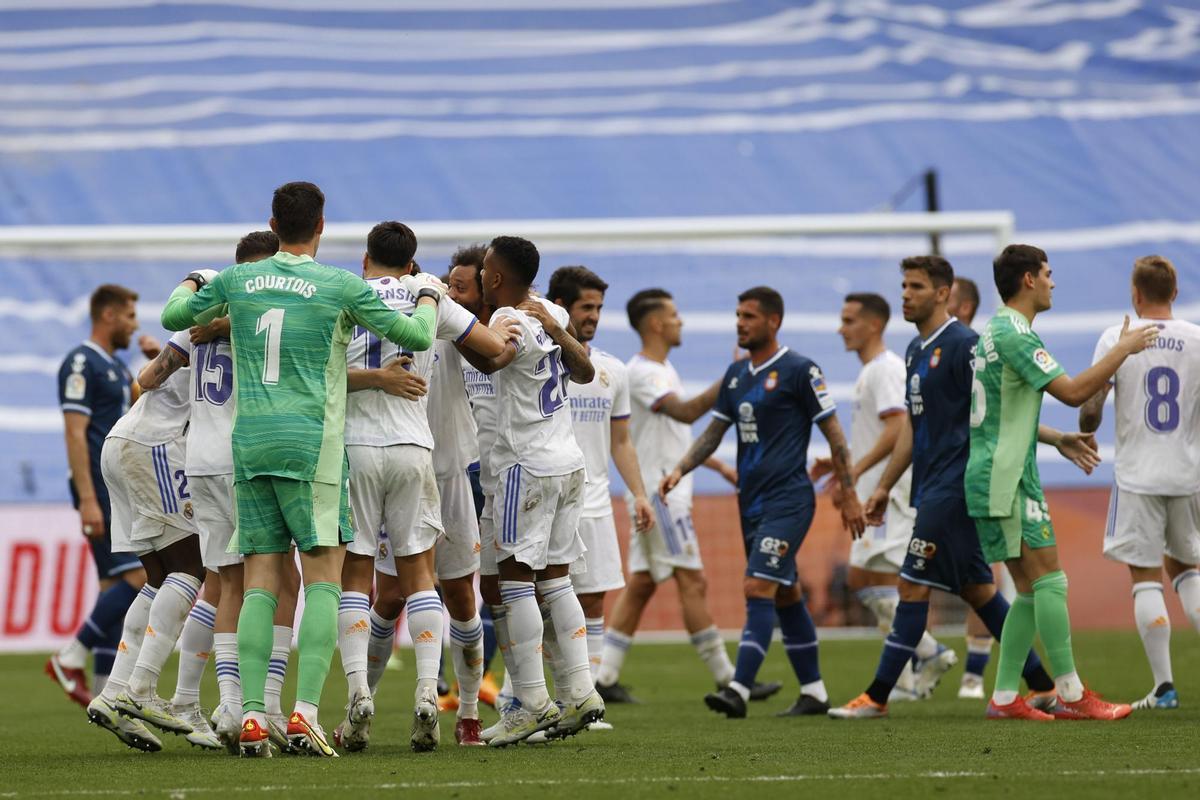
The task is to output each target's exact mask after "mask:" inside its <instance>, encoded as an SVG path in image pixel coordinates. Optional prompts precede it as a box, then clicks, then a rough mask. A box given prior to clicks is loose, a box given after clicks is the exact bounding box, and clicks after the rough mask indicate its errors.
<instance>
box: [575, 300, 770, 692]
mask: <svg viewBox="0 0 1200 800" xmlns="http://www.w3.org/2000/svg"><path fill="white" fill-rule="evenodd" d="M626 311H627V313H628V315H629V325H630V327H632V328H633V329H634V330H635V331H636V332H637V334H638V336H639V337H641V340H642V350H641V352H640V353H638V354H637V355H635V356H634V357H633V358H632V359H630V360H629V363H628V364H627V372H628V376H629V400H630V411H631V416H630V433H631V434H632V438H633V444H634V448H635V449H636V451H637V458H638V464H639V465H640V466H641V472H642V481H643V484H644V485H646V486H654V487H656V486H658V482H659V481H660V480H662V478H663V476H664V475H667V474H668V473H669V472H670V471H671V470H673V469H674V468H675V464H676V463H678V461H679V459H680V458H681V457H682V456H683V454H684V453H685V452H687V449H688V447H689V446H690V445H691V441H692V433H691V427H690V425H691V423H693V422H695V421H696V420H698V419H700V417H702V416H703V415H704V414H705V413H706V412H708V410H709V409H711V408H712V406H713V403H714V402H716V399H717V390H718V389H719V388H720V381H717V382H716V383H714V384H713V385H711V386H709V387H708V388H707V389H705V390H704V391H703V392H702V393H701V394H699V395H697V396H695V397H693V398H690V399H686V400H685V399H684V397H683V383H682V382H681V381H680V380H679V374H678V373H677V372H675V368H674V367H673V366H671V362H670V361H669V360H668V358H667V356H668V354H669V353H670V351H671V348H674V347H678V346H679V344H680V343H681V341H682V337H681V332H682V328H683V320H682V319H680V317H679V312H678V311H677V310H676V308H675V302H674V300H673V299H672V298H671V295H670V293H668V292H666V291H665V290H663V289H643V290H642V291H640V292H638V293H637V294H635V295H634V296H633V297H632V298H630V300H629V303H628V304H627V305H626ZM705 466H707V467H709V468H710V469H714V470H717V471H718V472H720V473H721V475H722V476H723V477H724V478H725V479H726V480H728V481H729V482H730V483H733V484H734V485H736V484H737V473H736V471H735V470H734V469H733V468H732V467H730V466H729V465H727V464H725V463H724V462H722V461H719V460H718V459H716V458H711V459H709V460H708V461H706V462H705ZM626 503H627V505H628V506H629V507H630V509H631V510H632V509H633V508H634V503H633V497H632V496H631V495H628V494H627V495H626ZM651 503H652V504H653V506H654V511H655V519H654V522H653V524H652V525H651V526H650V528H649V529H648V530H646V531H645V532H642V533H637V532H635V533H634V534H633V535H632V536H631V537H630V541H629V572H630V576H629V584H628V585H627V586H626V587H625V590H624V591H622V592H621V595H620V596H619V597H618V598H617V603H616V605H615V606H614V607H613V611H612V615H611V616H610V617H609V620H608V630H607V631H606V632H605V634H604V654H603V656H602V658H601V663H600V670H599V672H598V673H597V675H596V688H597V689H598V690H599V691H600V695H601V696H602V697H603V698H604V700H605V702H609V703H630V702H636V701H635V700H634V699H633V697H632V696H631V695H630V694H629V691H628V689H627V688H626V687H625V686H623V685H622V684H621V683H620V682H619V680H618V679H619V678H620V674H621V667H622V666H623V665H624V663H625V655H626V653H627V652H628V651H629V648H630V646H631V645H632V644H633V635H634V632H635V631H637V627H638V622H639V621H640V620H641V618H642V612H643V611H644V610H645V608H646V604H647V603H649V602H650V598H651V597H653V596H654V591H655V589H656V588H657V585H658V584H659V583H661V582H663V581H665V580H667V579H668V578H674V579H675V584H676V586H677V588H678V590H679V603H680V605H681V606H682V607H683V623H684V626H685V627H686V628H687V631H688V634H689V635H690V637H691V641H692V645H693V646H695V648H696V652H697V654H698V655H699V656H700V658H701V660H702V661H704V663H705V664H706V665H707V666H708V668H709V671H710V672H711V673H712V676H713V680H714V681H715V682H716V684H717V686H718V687H721V686H725V685H726V684H727V683H729V681H730V680H732V679H733V664H732V663H730V661H729V654H728V653H727V652H726V651H725V642H724V640H723V639H722V638H721V634H720V631H718V630H717V626H716V625H715V624H713V620H712V615H711V614H709V612H708V605H707V599H706V594H707V587H706V583H705V580H704V573H703V569H704V564H703V563H702V562H701V560H700V547H699V544H698V543H697V541H696V531H695V528H694V527H693V525H692V478H691V476H687V477H685V478H684V479H683V480H682V481H681V482H680V484H679V486H678V487H676V488H675V491H673V492H672V493H671V494H670V496H669V499H668V500H666V501H663V500H662V498H660V497H659V496H658V494H657V492H656V493H655V495H654V497H653V498H652V499H651ZM780 686H781V684H779V683H771V684H757V685H756V686H755V687H754V690H753V693H752V697H753V698H754V699H762V698H764V697H769V696H770V695H771V694H774V693H775V692H777V691H779V688H780Z"/></svg>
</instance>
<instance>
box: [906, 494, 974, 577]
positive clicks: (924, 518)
mask: <svg viewBox="0 0 1200 800" xmlns="http://www.w3.org/2000/svg"><path fill="white" fill-rule="evenodd" d="M900 577H902V578H904V579H905V580H906V581H909V582H910V583H919V584H922V585H924V586H932V587H934V588H935V589H941V590H943V591H946V592H950V593H951V594H959V593H961V592H962V590H963V587H964V586H968V585H970V584H982V583H993V579H992V570H991V567H989V566H988V563H987V561H986V560H985V559H984V557H983V549H982V548H981V547H980V545H979V536H978V535H977V534H976V533H975V521H974V520H973V519H971V517H970V515H968V514H967V500H966V498H965V497H964V496H961V495H959V496H953V495H948V496H945V497H930V498H923V499H922V501H921V505H920V506H918V507H917V522H916V525H915V527H914V528H913V535H912V538H911V539H910V540H909V542H908V553H907V554H905V556H904V565H903V566H901V567H900Z"/></svg>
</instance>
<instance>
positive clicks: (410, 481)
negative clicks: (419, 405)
mask: <svg viewBox="0 0 1200 800" xmlns="http://www.w3.org/2000/svg"><path fill="white" fill-rule="evenodd" d="M346 456H347V458H348V459H349V462H350V510H351V513H352V514H353V515H354V541H352V542H351V543H350V544H349V545H348V546H347V549H349V551H350V552H352V553H357V554H358V555H363V556H373V557H374V558H375V568H376V569H377V570H379V571H380V572H383V573H385V574H388V575H395V574H396V563H395V558H396V556H413V555H417V554H418V553H424V552H425V551H426V550H429V549H430V548H432V547H433V546H434V544H435V543H436V542H437V540H438V537H439V536H440V535H441V534H442V512H441V499H440V498H439V496H438V489H437V478H436V477H434V474H433V459H432V458H431V456H430V453H429V451H428V450H426V449H425V448H424V447H419V446H417V445H411V444H397V445H389V446H386V447H373V446H371V445H349V446H348V447H347V448H346Z"/></svg>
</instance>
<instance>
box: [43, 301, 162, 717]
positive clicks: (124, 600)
mask: <svg viewBox="0 0 1200 800" xmlns="http://www.w3.org/2000/svg"><path fill="white" fill-rule="evenodd" d="M136 302H137V294H136V293H135V292H133V291H131V290H129V289H126V288H125V287H123V286H116V285H113V284H105V285H104V286H101V287H99V288H98V289H96V291H95V292H93V293H92V297H91V303H90V306H89V309H90V312H91V319H92V332H91V335H90V336H89V337H88V338H87V339H86V340H85V341H84V342H83V343H82V344H80V345H79V346H78V347H76V348H75V349H74V350H72V351H71V352H70V353H68V354H67V357H66V358H65V359H63V363H62V366H61V367H60V368H59V370H58V401H59V404H60V406H61V407H62V412H63V423H64V426H65V428H66V439H67V463H68V466H69V468H70V490H71V500H72V502H73V503H74V504H75V508H77V509H79V518H80V528H81V532H82V533H83V535H84V536H86V537H87V539H88V543H89V544H90V545H91V548H92V557H93V559H94V561H95V562H96V570H97V572H98V573H99V577H100V596H99V597H98V598H97V599H96V605H95V606H94V607H93V608H92V613H91V615H89V617H88V618H87V620H85V621H84V623H83V626H82V627H80V629H79V632H78V633H77V634H76V635H75V638H74V639H72V640H71V642H70V643H69V644H67V645H66V646H65V647H64V648H63V649H62V650H61V651H59V652H58V653H56V654H54V655H53V656H51V657H50V660H49V661H47V662H46V673H47V674H48V675H49V676H50V677H51V678H52V679H53V680H55V681H56V682H57V683H58V684H59V686H61V687H62V689H63V691H65V692H66V693H67V695H68V696H69V697H70V698H71V699H72V700H74V701H75V702H77V703H79V704H80V705H82V706H85V707H86V706H87V704H88V703H90V702H91V699H92V697H91V694H90V693H89V691H88V687H87V679H86V676H85V674H84V672H83V667H84V664H85V663H86V660H87V653H88V651H89V650H91V651H92V652H93V654H94V661H93V672H94V673H95V678H96V683H95V689H96V691H97V692H99V690H100V689H101V688H102V687H103V684H104V681H105V680H107V678H108V673H109V671H110V670H111V668H112V662H113V658H114V657H115V656H116V652H117V651H116V648H117V644H118V643H119V642H120V639H121V624H122V621H123V620H124V618H125V611H126V610H127V609H128V608H129V605H130V604H131V603H132V602H133V599H134V598H135V597H136V596H137V593H138V591H139V590H140V589H141V588H142V584H144V583H145V582H146V572H145V570H143V569H142V564H141V562H140V561H139V560H138V557H137V556H136V555H134V554H133V553H113V552H112V549H111V546H110V545H111V538H110V531H109V524H110V520H111V511H110V508H109V501H108V490H107V489H106V488H105V486H104V478H103V477H102V476H101V474H100V450H101V448H102V447H103V446H104V437H105V436H107V435H108V432H109V430H111V429H112V426H113V425H115V424H116V422H117V420H118V419H120V417H121V415H122V414H124V413H125V412H126V411H128V410H129V406H130V404H131V403H132V401H133V399H134V397H133V385H134V384H133V375H132V374H131V373H130V372H129V368H128V367H127V366H125V362H123V361H122V360H121V359H120V358H118V357H117V355H116V351H117V350H124V349H125V348H127V347H129V343H130V340H131V339H132V337H133V332H134V331H136V330H137V327H138V321H137V308H136ZM139 346H141V348H142V352H143V353H145V355H146V357H147V358H153V357H154V356H156V355H158V349H159V345H158V342H156V341H155V340H154V339H153V338H152V337H147V336H144V337H142V339H141V340H140V341H139Z"/></svg>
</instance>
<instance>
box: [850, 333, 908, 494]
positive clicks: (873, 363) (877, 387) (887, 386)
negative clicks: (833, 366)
mask: <svg viewBox="0 0 1200 800" xmlns="http://www.w3.org/2000/svg"><path fill="white" fill-rule="evenodd" d="M906 374H907V373H906V372H905V369H904V359H903V358H901V357H900V356H898V355H896V354H895V353H893V352H892V351H891V350H884V351H883V352H882V353H880V354H879V355H877V356H875V358H873V359H871V360H870V361H868V362H867V363H866V364H863V368H862V370H861V371H860V372H859V373H858V380H857V381H855V383H854V416H853V417H852V418H851V421H850V452H851V453H852V454H853V455H854V457H855V458H860V457H862V455H863V454H864V453H868V452H870V451H871V449H872V448H874V447H875V443H876V442H878V441H879V437H880V436H881V435H882V434H883V429H884V427H885V422H884V419H885V417H887V416H889V415H890V414H904V413H907V407H906V406H905V405H904V381H905V379H906V377H905V376H906ZM887 462H888V460H887V458H886V457H885V458H884V459H883V460H881V461H880V462H879V463H877V464H876V465H875V466H873V467H871V468H870V469H869V470H867V471H866V472H864V473H863V474H862V475H860V476H859V477H858V483H857V484H855V487H854V488H855V489H856V490H857V491H858V497H859V499H860V500H862V501H863V502H865V501H866V500H867V498H868V497H870V496H871V493H872V492H874V491H875V487H876V486H878V485H879V479H880V478H881V477H883V471H884V469H886V468H887ZM911 485H912V469H911V468H909V469H906V470H905V471H904V474H903V475H901V476H900V480H898V481H896V485H895V487H894V488H893V489H892V493H893V494H896V495H897V496H899V497H901V498H902V502H904V503H907V501H908V495H909V489H910V487H911Z"/></svg>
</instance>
